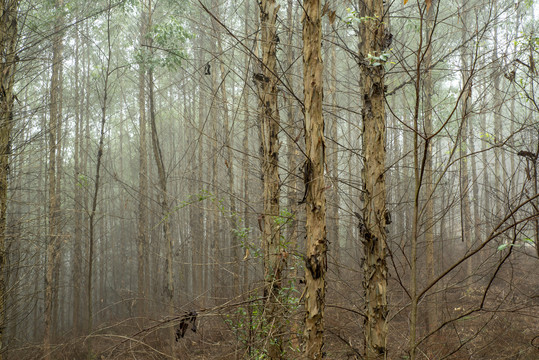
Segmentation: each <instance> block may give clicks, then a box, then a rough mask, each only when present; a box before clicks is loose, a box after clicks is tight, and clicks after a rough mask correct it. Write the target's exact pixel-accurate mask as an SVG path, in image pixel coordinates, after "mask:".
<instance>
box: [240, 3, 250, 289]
mask: <svg viewBox="0 0 539 360" xmlns="http://www.w3.org/2000/svg"><path fill="white" fill-rule="evenodd" d="M250 4H251V2H250V1H246V2H245V23H244V35H245V36H246V37H247V36H248V35H249V20H250V19H251V18H250V17H249V14H250V13H251V12H250ZM250 59H251V56H250V54H245V60H244V69H246V70H247V69H249V63H250ZM245 85H246V86H244V87H243V94H242V96H243V119H244V120H243V139H242V150H243V158H242V161H241V179H242V188H243V194H242V195H243V196H242V199H243V201H244V205H243V219H244V224H243V227H244V228H245V229H249V228H250V224H251V221H250V216H249V199H250V197H249V191H250V189H249V130H250V124H251V123H250V120H251V116H250V111H249V97H250V94H251V92H250V91H249V86H247V84H245ZM245 240H247V239H245ZM244 246H245V249H244V250H245V252H246V253H247V250H248V247H247V243H244ZM247 260H248V256H246V257H245V258H244V262H243V269H242V270H243V271H242V277H243V278H242V280H243V282H242V292H243V293H244V294H248V291H249V262H248V261H247Z"/></svg>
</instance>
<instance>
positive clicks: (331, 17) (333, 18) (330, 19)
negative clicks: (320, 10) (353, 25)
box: [328, 10, 335, 25]
mask: <svg viewBox="0 0 539 360" xmlns="http://www.w3.org/2000/svg"><path fill="white" fill-rule="evenodd" d="M328 18H329V23H330V25H333V23H334V22H335V10H333V11H330V12H329V13H328Z"/></svg>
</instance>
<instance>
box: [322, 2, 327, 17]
mask: <svg viewBox="0 0 539 360" xmlns="http://www.w3.org/2000/svg"><path fill="white" fill-rule="evenodd" d="M328 10H329V2H328V1H326V3H325V4H324V6H323V7H322V16H324V15H326V13H327V12H328Z"/></svg>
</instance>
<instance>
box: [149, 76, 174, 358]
mask: <svg viewBox="0 0 539 360" xmlns="http://www.w3.org/2000/svg"><path fill="white" fill-rule="evenodd" d="M148 82H149V101H150V128H151V134H152V149H153V155H154V159H155V163H156V166H157V175H158V179H159V196H160V197H161V219H160V222H161V224H162V226H163V237H164V240H165V276H166V285H165V301H166V304H167V312H168V314H169V315H170V316H173V315H174V275H173V269H172V256H173V249H172V233H171V230H170V219H169V216H170V208H169V199H168V192H167V176H166V173H165V162H164V159H163V154H162V152H161V145H160V144H159V137H158V135H157V125H156V121H155V99H154V87H155V84H154V80H153V70H152V69H151V68H150V69H149V70H148ZM168 337H169V339H168V340H169V344H170V348H171V350H170V351H171V355H173V352H174V328H173V327H171V328H170V329H169V334H168Z"/></svg>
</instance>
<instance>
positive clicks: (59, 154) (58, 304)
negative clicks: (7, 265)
mask: <svg viewBox="0 0 539 360" xmlns="http://www.w3.org/2000/svg"><path fill="white" fill-rule="evenodd" d="M62 48H63V44H62V43H60V58H59V60H60V61H61V62H62V58H61V57H62V56H63V55H62ZM58 71H59V73H58V94H57V95H58V99H57V101H58V103H57V109H58V113H57V123H56V179H55V180H56V214H55V218H56V239H57V242H56V248H55V250H54V264H53V268H54V273H53V280H52V283H53V287H52V334H53V338H54V337H56V336H57V334H58V332H59V328H58V326H59V324H60V319H59V314H58V310H59V308H60V309H61V308H63V306H62V303H63V301H64V297H63V296H62V297H59V294H60V266H61V262H62V243H63V237H64V235H63V234H62V231H63V229H62V226H61V221H60V219H61V218H62V212H61V204H62V186H61V185H62V173H63V134H62V126H63V121H62V120H63V119H62V117H63V115H62V108H63V105H62V104H63V94H62V89H63V87H64V86H63V66H60V68H59V69H58Z"/></svg>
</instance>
